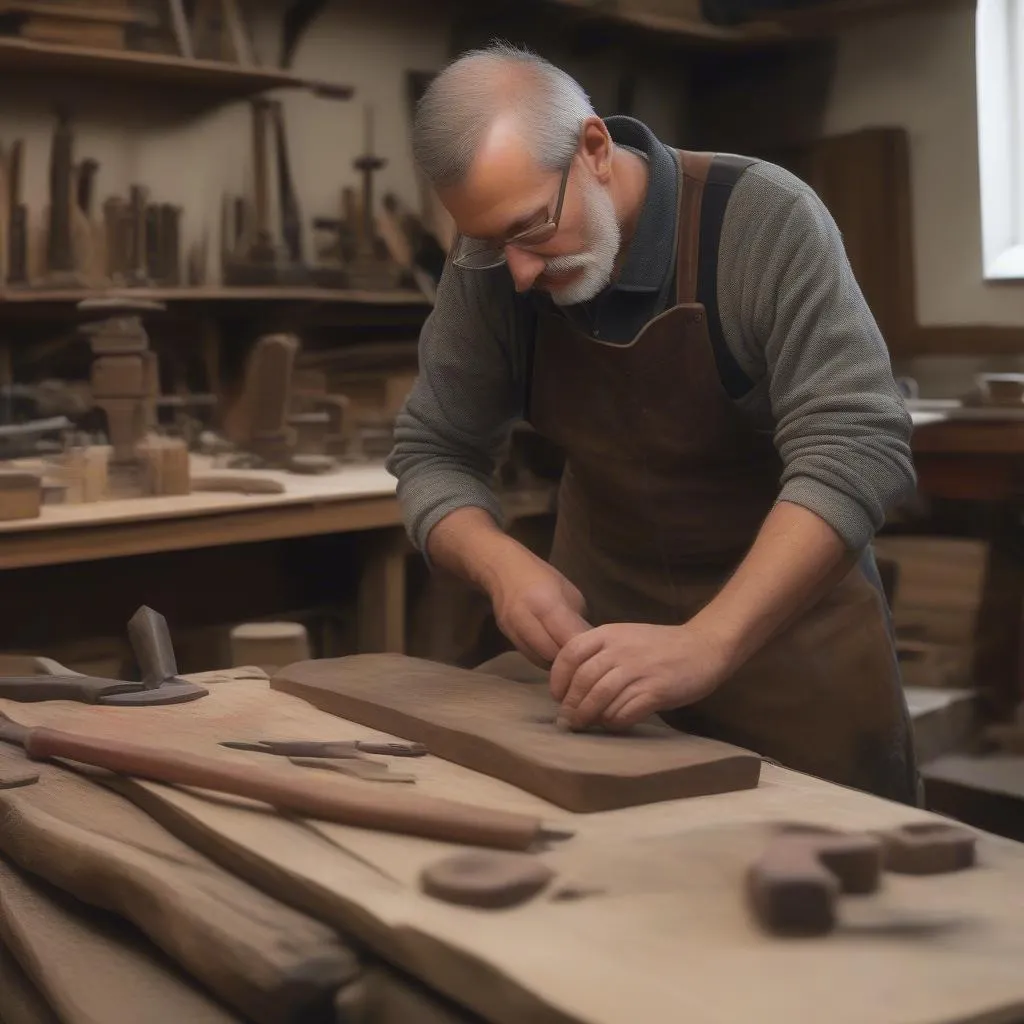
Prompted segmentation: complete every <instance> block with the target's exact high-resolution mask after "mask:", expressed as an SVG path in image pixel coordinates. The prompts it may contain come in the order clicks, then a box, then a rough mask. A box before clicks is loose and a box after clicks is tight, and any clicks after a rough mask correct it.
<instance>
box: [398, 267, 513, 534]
mask: <svg viewBox="0 0 1024 1024" xmlns="http://www.w3.org/2000/svg"><path fill="white" fill-rule="evenodd" d="M523 316H524V313H523V309H522V306H521V304H520V303H519V302H518V301H517V299H516V296H515V293H514V291H513V289H512V286H511V280H510V279H509V278H508V274H507V272H506V271H504V268H500V267H499V268H497V269H495V270H492V271H464V270H459V269H458V268H455V267H453V266H452V265H451V264H448V265H447V266H446V267H445V269H444V273H443V274H442V277H441V281H440V283H439V286H438V291H437V298H436V302H435V305H434V308H433V310H431V312H430V315H429V316H428V317H427V320H426V322H425V323H424V326H423V328H422V331H421V333H420V340H419V373H418V376H417V379H416V382H415V384H414V385H413V388H412V390H411V392H410V394H409V396H408V398H407V399H406V401H405V404H404V405H403V407H402V409H401V411H400V412H399V414H398V417H397V420H396V423H395V440H394V446H393V448H392V451H391V453H390V455H389V456H388V459H387V462H386V465H387V469H388V471H389V472H390V473H391V474H392V475H393V476H394V477H395V478H396V479H397V481H398V486H397V493H398V499H399V504H400V506H401V509H402V516H403V520H404V523H405V527H406V530H407V532H408V534H409V538H410V540H411V541H412V543H413V544H414V545H415V546H416V548H417V549H419V550H420V551H423V550H424V549H425V547H426V542H427V536H428V535H429V533H430V531H431V530H432V529H433V528H434V526H435V525H436V524H437V523H438V522H439V521H440V520H441V519H443V518H444V517H445V516H446V515H448V514H449V513H451V512H454V511H455V510H456V509H458V508H463V507H466V506H476V507H478V508H482V509H484V510H486V511H487V512H489V513H490V514H491V516H492V517H493V518H494V520H495V521H496V522H497V523H498V524H499V525H502V514H501V505H500V502H499V501H498V498H497V496H496V494H495V491H494V485H493V475H494V470H495V465H496V461H497V458H498V456H499V454H500V452H501V450H502V448H503V446H504V444H505V442H506V441H507V439H508V436H509V433H510V431H511V428H512V426H513V424H514V422H515V420H517V419H518V418H519V417H520V415H521V407H522V373H523V356H522V351H523V348H524V343H523V339H524V338H525V336H526V335H525V330H526V325H525V324H524V322H523Z"/></svg>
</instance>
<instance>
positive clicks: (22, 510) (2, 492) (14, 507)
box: [0, 469, 43, 520]
mask: <svg viewBox="0 0 1024 1024" xmlns="http://www.w3.org/2000/svg"><path fill="white" fill-rule="evenodd" d="M42 503H43V485H42V480H41V479H40V477H38V476H36V474H35V473H24V472H20V471H18V470H7V469H5V470H0V520H5V519H35V518H37V517H38V515H39V510H40V508H41V507H42Z"/></svg>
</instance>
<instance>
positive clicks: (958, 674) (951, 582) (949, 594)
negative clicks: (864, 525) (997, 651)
mask: <svg viewBox="0 0 1024 1024" xmlns="http://www.w3.org/2000/svg"><path fill="white" fill-rule="evenodd" d="M875 551H876V554H877V555H878V556H879V557H880V558H885V559H886V560H888V561H891V562H892V563H894V564H895V566H896V587H895V599H894V601H893V608H892V612H893V621H894V624H895V626H896V633H897V640H898V643H897V649H898V652H899V655H900V667H901V669H902V673H903V681H904V682H905V683H906V685H907V686H931V687H952V688H960V687H970V686H972V685H973V681H972V678H971V667H972V663H973V659H974V655H975V648H976V645H977V642H978V611H979V609H980V607H981V599H982V592H983V588H984V580H985V564H986V559H987V557H988V545H987V544H986V543H985V542H983V541H976V540H966V539H960V538H952V537H895V536H894V537H888V536H882V537H878V538H876V540H875Z"/></svg>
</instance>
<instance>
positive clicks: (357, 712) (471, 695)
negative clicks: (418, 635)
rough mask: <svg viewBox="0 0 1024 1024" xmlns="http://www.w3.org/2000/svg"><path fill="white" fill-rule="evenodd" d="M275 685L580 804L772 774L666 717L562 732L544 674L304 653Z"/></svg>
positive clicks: (684, 792) (735, 785)
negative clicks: (617, 731)
mask: <svg viewBox="0 0 1024 1024" xmlns="http://www.w3.org/2000/svg"><path fill="white" fill-rule="evenodd" d="M271 687H272V688H273V689H275V690H280V691H282V692H285V693H290V694H293V695H294V696H297V697H301V698H302V699H303V700H306V701H308V702H309V703H311V704H313V705H314V706H315V707H317V708H320V709H321V710H322V711H327V712H329V713H331V714H335V715H339V716H341V717H343V718H347V719H349V720H350V721H353V722H358V723H359V724H360V725H365V726H368V727H369V728H372V729H380V730H381V731H383V732H388V733H391V734H392V735H395V736H400V737H402V738H403V739H407V740H414V741H417V742H420V743H424V744H426V745H427V747H428V749H429V750H430V752H431V753H433V754H436V755H437V756H439V757H443V758H445V759H447V760H449V761H454V762H456V763H457V764H461V765H465V766H466V767H468V768H472V769H474V770H476V771H479V772H483V773H485V774H487V775H492V776H494V777H496V778H500V779H503V780H504V781H506V782H510V783H512V784H513V785H515V786H518V787H519V788H520V789H524V790H527V791H528V792H531V793H534V794H536V795H537V796H540V797H543V798H544V799H545V800H549V801H550V802H551V803H554V804H557V805H558V806H560V807H564V808H567V809H568V810H571V811H581V812H587V811H606V810H612V809H614V808H618V807H630V806H633V805H637V804H645V803H655V802H657V801H660V800H674V799H678V798H681V797H690V796H701V795H704V794H708V793H723V792H729V791H732V790H739V789H750V788H753V787H755V786H756V785H757V783H758V779H759V777H760V770H761V760H760V758H759V757H758V756H757V755H756V754H753V753H751V752H749V751H746V750H741V749H740V748H738V747H733V746H730V745H729V744H726V743H721V742H718V741H717V740H710V739H704V738H702V737H698V736H690V735H685V734H683V733H680V732H676V731H675V730H673V729H670V728H668V727H667V726H663V725H658V724H644V725H640V726H637V727H636V728H634V729H633V730H632V731H631V732H630V733H628V734H626V735H611V734H607V733H583V734H575V733H572V734H567V733H564V732H561V731H559V730H558V729H556V727H555V724H554V720H555V713H556V707H555V704H554V702H553V701H552V699H551V697H550V694H549V692H548V690H547V687H546V685H544V684H543V683H524V682H513V681H511V680H509V679H504V678H501V677H499V676H494V675H488V674H486V673H483V672H474V671H469V670H466V669H460V668H454V667H452V666H449V665H443V664H440V663H435V662H431V661H426V660H423V659H419V658H411V657H407V656H405V655H399V654H359V655H351V656H349V657H344V658H328V659H322V660H316V661H304V662H298V663H297V664H294V665H289V666H286V667H285V668H283V669H282V670H281V671H280V672H278V673H277V674H276V675H275V676H274V677H273V678H272V680H271Z"/></svg>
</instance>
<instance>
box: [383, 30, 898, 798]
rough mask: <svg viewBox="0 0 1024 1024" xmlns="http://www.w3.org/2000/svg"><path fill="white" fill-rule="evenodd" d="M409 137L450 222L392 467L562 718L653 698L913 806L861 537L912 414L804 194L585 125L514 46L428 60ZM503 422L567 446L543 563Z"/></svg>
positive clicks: (432, 553)
mask: <svg viewBox="0 0 1024 1024" xmlns="http://www.w3.org/2000/svg"><path fill="white" fill-rule="evenodd" d="M414 151H415V156H416V160H417V163H418V165H419V166H420V168H421V169H422V171H423V173H424V174H425V175H426V176H427V178H428V179H429V180H430V181H431V183H432V184H433V186H434V187H435V189H436V191H437V194H438V197H439V199H440V200H441V202H442V203H443V204H444V206H445V207H446V209H447V210H448V211H449V212H450V213H451V215H452V217H453V219H454V222H455V225H456V227H457V229H458V231H459V236H458V238H457V241H456V244H455V246H454V247H453V250H452V253H451V256H450V259H449V262H448V264H447V266H446V268H445V272H444V275H443V278H442V280H441V282H440V286H439V289H438V295H437V302H436V307H435V309H434V310H433V311H432V313H431V315H430V317H429V318H428V321H427V323H426V325H425V326H424V329H423V333H422V337H421V341H420V374H419V377H418V380H417V382H416V384H415V387H414V388H413V390H412V392H411V394H410V396H409V398H408V401H407V403H406V405H405V407H404V409H403V410H402V412H401V414H400V416H399V418H398V421H397V425H396V435H395V437H396V440H395V447H394V450H393V452H392V453H391V456H390V458H389V462H388V466H389V469H390V470H391V472H392V473H393V474H394V475H395V476H396V477H397V479H398V495H399V499H400V502H401V505H402V508H403V512H404V516H405V519H406V522H407V525H408V529H409V532H410V535H411V537H412V538H413V541H414V543H415V544H416V545H418V547H419V548H420V549H421V550H422V551H423V552H424V553H425V555H426V557H427V558H428V559H429V561H430V562H431V563H432V564H434V565H436V566H438V567H443V568H445V569H448V570H450V571H452V572H454V573H456V574H457V575H459V576H461V577H463V578H464V579H466V580H468V581H470V582H472V583H473V584H475V585H477V586H478V587H480V588H482V589H483V590H484V591H485V592H486V593H487V594H488V595H489V597H490V599H491V602H492V605H493V608H494V612H495V617H496V619H497V622H498V625H499V626H500V628H501V629H502V631H503V632H504V634H505V635H506V636H507V637H508V638H509V640H510V641H511V642H512V643H513V644H514V645H515V647H516V648H517V649H518V650H519V651H520V652H521V653H522V654H524V655H525V656H526V657H528V658H529V659H530V660H531V661H532V662H534V664H536V665H539V666H543V667H547V666H550V685H551V690H552V693H553V695H554V697H555V699H556V700H557V701H559V702H560V707H561V716H562V718H563V720H564V722H565V723H566V724H568V725H569V726H570V727H572V728H584V727H587V726H591V725H599V726H604V727H606V728H609V729H622V728H627V727H629V726H630V725H632V724H634V723H637V722H639V721H641V720H642V719H644V718H647V717H649V716H650V715H652V714H655V713H657V714H660V715H661V717H662V718H663V719H665V720H666V721H667V722H669V723H670V724H672V725H674V726H676V727H678V728H680V729H686V730H688V731H692V732H696V733H701V734H704V735H709V736H714V737H718V738H721V739H724V740H727V741H730V742H734V743H737V744H739V745H741V746H745V747H747V748H750V749H754V750H756V751H758V752H759V753H761V754H762V755H763V756H765V757H769V758H772V759H775V760H777V761H779V762H781V763H783V764H785V765H787V766H789V767H792V768H795V769H797V770H802V771H806V772H810V773H812V774H815V775H818V776H821V777H824V778H828V779H831V780H833V781H836V782H838V783H841V784H844V785H850V786H854V787H858V788H862V789H865V790H868V791H871V792H874V793H877V794H880V795H883V796H886V797H889V798H892V799H896V800H901V801H905V802H909V803H913V802H915V801H916V798H917V790H916V770H915V765H914V758H913V752H912V742H911V735H910V730H909V725H908V715H907V711H906V705H905V702H904V698H903V694H902V688H901V686H900V681H899V675H898V669H897V665H896V660H895V656H894V651H893V645H892V639H891V634H890V630H889V620H888V611H887V608H886V605H885V602H884V598H883V596H882V594H881V589H880V585H879V583H878V578H877V573H876V571H875V568H874V561H873V557H872V555H871V548H870V543H871V540H872V538H873V535H874V533H875V531H876V530H877V529H878V528H879V526H880V525H881V523H882V522H883V520H884V516H885V512H886V509H887V507H888V506H890V505H891V503H892V502H894V501H895V500H897V499H900V498H902V497H904V496H906V495H908V494H909V493H910V492H911V491H912V489H913V487H914V485H915V476H914V470H913V464H912V459H911V453H910V448H909V437H910V431H911V425H910V419H909V416H908V414H907V412H906V409H905V407H904V404H903V402H902V400H901V398H900V396H899V393H898V391H897V388H896V386H895V382H894V380H893V377H892V371H891V368H890V364H889V359H888V355H887V351H886V348H885V345H884V342H883V339H882V338H881V337H880V334H879V331H878V328H877V326H876V324H875V322H874V320H873V318H872V316H871V314H870V312H869V310H868V309H867V306H866V304H865V302H864V299H863V296H862V294H861V292H860V290H859V288H858V286H857V283H856V282H855V280H854V278H853V275H852V272H851V270H850V267H849V263H848V261H847V259H846V255H845V251H844V249H843V244H842V239H841V237H840V235H839V232H838V230H837V228H836V226H835V224H834V222H833V221H832V219H831V218H830V217H829V215H828V213H827V211H826V210H825V208H824V206H823V205H822V203H821V202H820V200H819V199H818V198H817V196H816V195H815V194H814V192H813V191H812V190H811V189H810V188H809V187H808V186H806V185H805V184H804V183H802V182H801V181H800V180H799V179H797V178H795V177H794V176H793V175H791V174H789V173H787V172H786V171H784V170H783V169H782V168H779V167H777V166H774V165H772V164H769V163H766V162H763V161H757V160H751V159H744V158H740V157H736V156H722V155H719V156H715V157H714V158H713V159H712V157H711V156H710V155H702V154H695V153H687V152H679V151H676V150H673V149H670V148H668V147H667V146H665V145H664V144H663V143H661V142H660V141H658V140H657V139H656V138H655V137H654V136H653V134H652V133H651V132H650V131H649V130H648V129H647V128H646V127H645V126H644V125H643V124H641V123H639V122H638V121H636V120H633V119H632V118H626V117H609V118H607V119H605V120H602V119H601V118H599V117H597V115H596V114H595V113H594V111H593V108H592V107H591V105H590V102H589V100H588V98H587V96H586V94H585V93H584V92H583V90H582V89H581V88H580V86H579V85H578V84H577V83H576V82H575V81H574V80H573V79H571V78H570V77H569V76H568V75H566V74H565V73H563V72H562V71H560V70H559V69H557V68H555V67H553V66H552V65H551V64H549V63H547V62H546V61H544V60H542V59H540V58H538V57H536V56H534V55H532V54H530V53H526V52H522V51H519V50H516V49H513V48H511V47H507V46H504V45H498V46H493V47H490V48H488V49H486V50H482V51H474V52H472V53H469V54H466V55H464V56H463V57H462V58H461V59H459V60H457V61H455V62H454V63H453V64H451V65H450V66H449V67H448V68H447V69H445V70H444V71H443V72H442V73H441V74H440V75H439V76H438V77H437V78H436V79H435V80H434V82H433V83H432V85H431V87H430V89H429V90H428V92H427V93H426V95H425V96H424V97H423V99H422V101H421V103H420V105H419V108H418V110H417V117H416V124H415V130H414ZM521 418H525V419H527V420H528V421H529V422H530V423H531V424H532V425H533V427H534V428H535V429H536V430H537V431H539V432H540V433H541V434H543V435H545V436H546V437H548V438H550V439H551V440H552V441H553V442H555V443H557V444H558V445H559V446H560V447H561V448H562V449H563V450H564V452H565V455H566V465H565V469H564V472H563V477H562V481H561V485H560V490H559V506H558V517H557V524H556V529H555V540H554V545H553V549H552V552H551V556H550V562H545V561H543V560H541V559H539V558H537V557H536V556H535V555H533V554H532V553H530V552H529V551H527V550H526V549H525V548H524V547H522V546H520V545H519V544H518V543H516V542H515V541H513V540H512V539H511V538H509V537H508V535H507V534H506V533H504V532H503V530H502V529H501V525H500V524H501V515H500V508H499V504H498V501H497V500H496V498H495V495H494V492H493V490H492V474H493V469H494V466H495V459H496V458H497V456H498V455H499V454H500V451H501V449H502V446H503V444H504V443H505V441H506V439H507V437H508V433H509V430H510V428H511V426H512V424H513V423H514V422H515V421H516V420H517V419H521Z"/></svg>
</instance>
